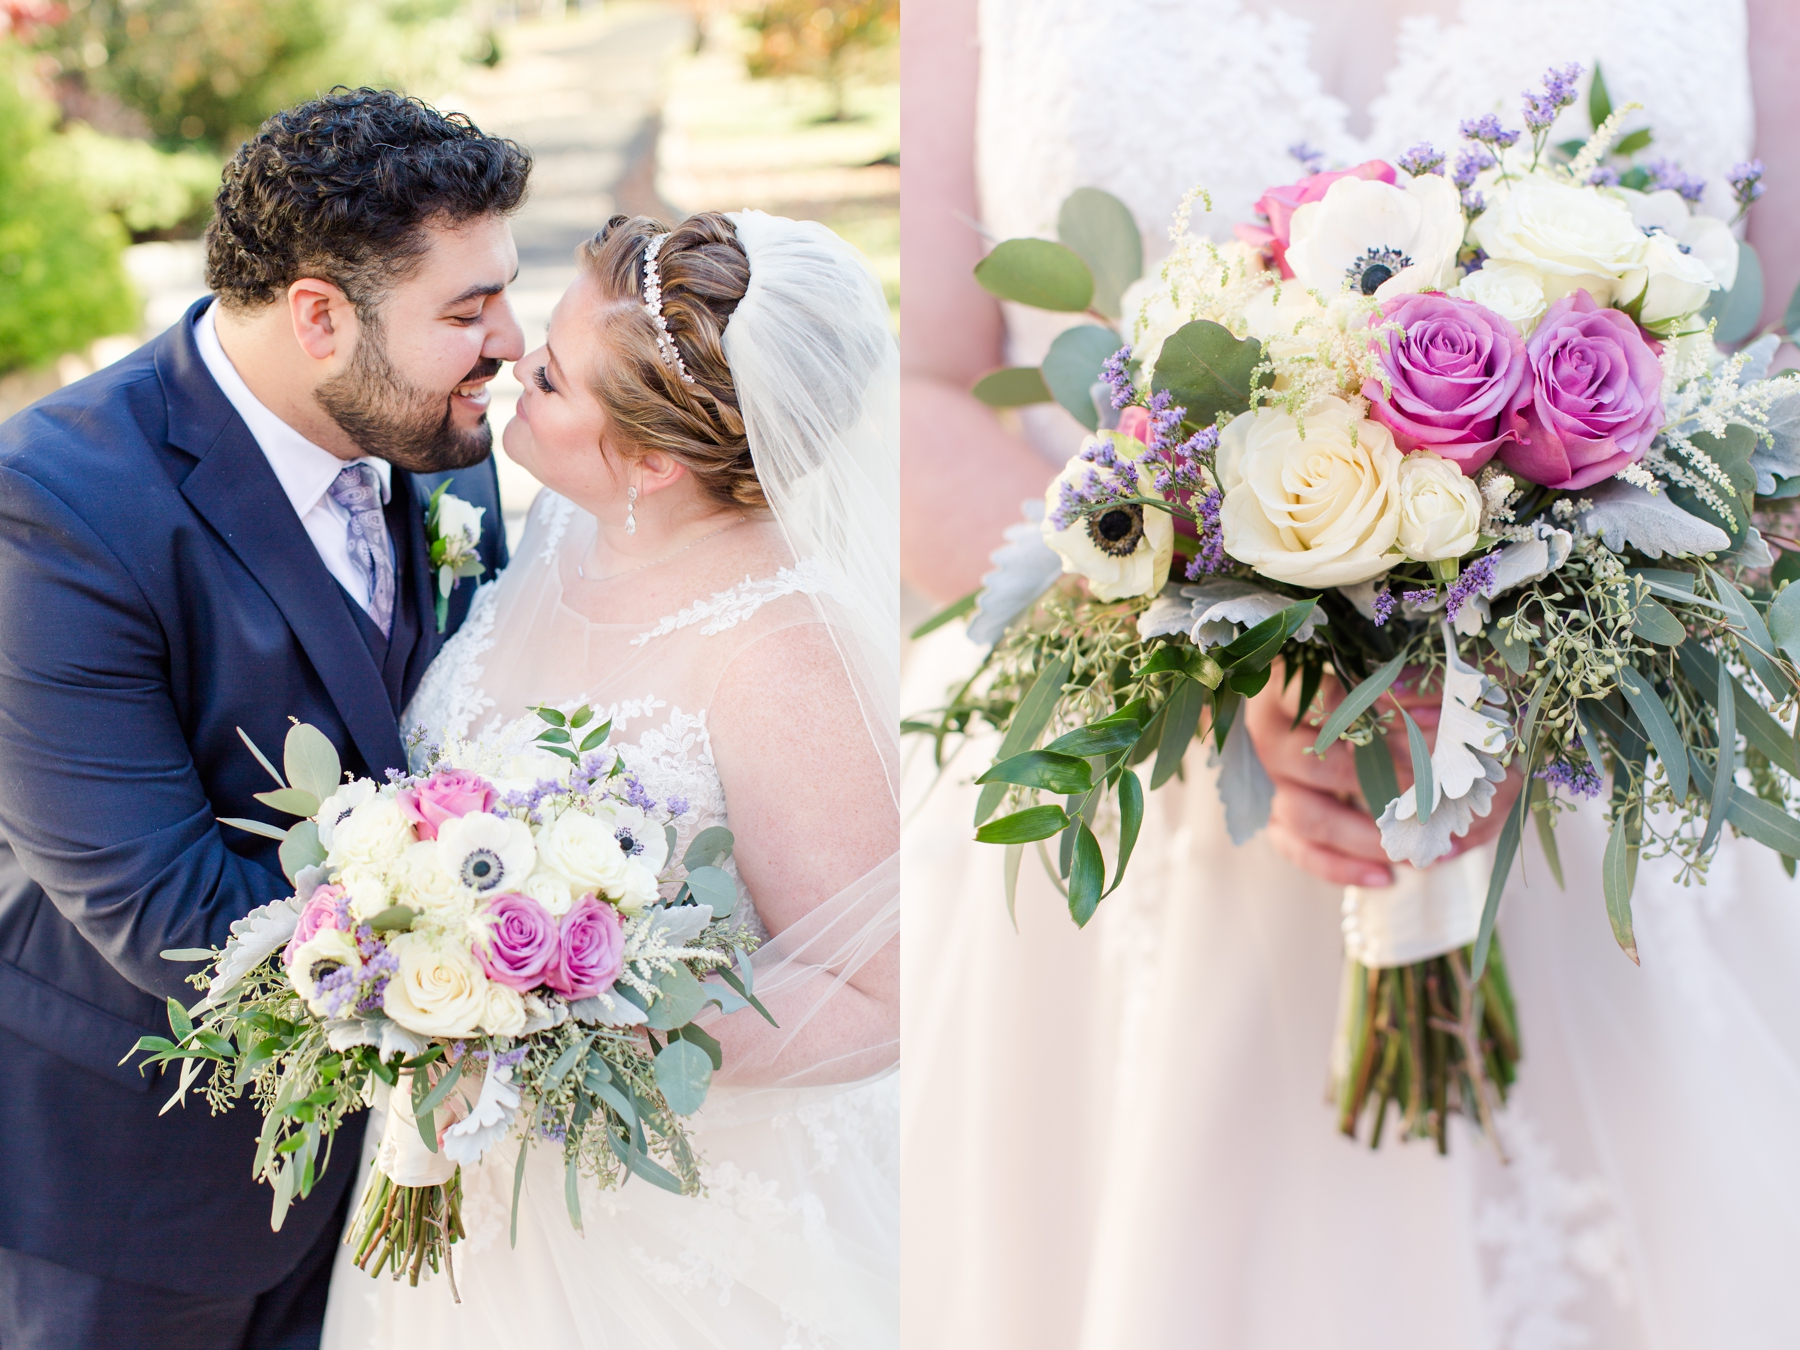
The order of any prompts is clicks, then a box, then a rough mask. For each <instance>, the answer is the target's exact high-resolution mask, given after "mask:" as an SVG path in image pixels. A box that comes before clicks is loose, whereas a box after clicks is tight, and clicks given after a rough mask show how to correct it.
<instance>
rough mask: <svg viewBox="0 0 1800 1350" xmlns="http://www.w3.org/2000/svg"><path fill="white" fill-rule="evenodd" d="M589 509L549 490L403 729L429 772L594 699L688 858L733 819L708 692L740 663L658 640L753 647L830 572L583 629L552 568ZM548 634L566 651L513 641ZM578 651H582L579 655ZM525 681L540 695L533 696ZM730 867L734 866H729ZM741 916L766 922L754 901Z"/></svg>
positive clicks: (742, 587)
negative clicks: (429, 763) (791, 600)
mask: <svg viewBox="0 0 1800 1350" xmlns="http://www.w3.org/2000/svg"><path fill="white" fill-rule="evenodd" d="M579 515H580V513H579V512H578V511H577V509H576V508H575V507H574V506H573V505H572V504H571V503H570V502H568V501H566V500H564V499H563V498H561V497H558V496H556V495H555V494H553V493H549V492H546V493H544V494H543V496H541V497H540V498H539V500H538V501H537V503H536V504H535V505H534V506H533V508H532V511H531V516H530V520H529V522H528V526H527V531H528V533H527V540H526V542H527V544H528V545H529V547H528V548H522V549H521V550H520V552H519V555H518V557H517V558H516V559H515V560H514V562H513V563H512V564H511V565H510V566H509V568H508V569H507V573H506V574H505V575H504V576H502V577H501V578H499V579H497V580H495V581H492V582H489V583H488V584H486V585H484V586H482V587H481V589H480V590H479V591H477V592H476V594H475V598H474V600H473V602H472V603H471V604H470V606H469V614H468V617H467V619H465V620H464V622H463V625H462V627H461V628H460V629H458V630H457V632H456V633H455V635H454V636H452V637H451V638H450V640H449V641H448V642H446V643H445V644H444V648H443V650H442V651H441V652H440V653H439V654H438V656H437V659H436V660H434V661H433V662H432V664H431V667H430V668H429V669H428V670H427V671H426V673H425V677H424V679H423V680H422V681H421V682H420V685H419V689H418V692H417V693H416V694H414V696H413V699H412V702H411V703H409V704H408V705H407V708H406V712H405V714H404V715H403V717H402V719H401V732H402V736H403V738H404V741H405V744H406V746H407V748H408V753H409V755H410V756H411V757H412V758H413V760H414V768H415V769H418V768H420V767H422V764H423V762H424V760H425V759H426V758H428V757H429V754H430V752H431V749H432V747H433V746H434V745H437V744H441V743H442V742H443V741H444V740H446V739H448V738H451V737H455V738H458V739H468V740H474V739H478V738H479V739H484V740H491V741H492V742H494V743H496V744H498V745H502V746H510V747H511V748H512V749H513V750H517V749H521V748H523V746H524V745H525V744H526V743H528V742H529V741H530V740H532V739H533V738H534V737H535V736H536V734H537V732H538V731H539V730H541V728H542V724H541V723H540V722H539V721H538V719H537V718H536V717H535V715H531V714H528V713H526V707H527V706H528V705H529V704H536V703H540V702H541V703H548V704H551V705H552V706H556V707H559V708H562V709H563V710H564V711H570V710H572V709H574V708H575V707H577V706H579V705H581V704H583V703H586V704H588V705H589V706H591V707H593V709H594V711H595V713H596V715H597V717H599V718H600V719H609V720H610V721H611V722H612V735H611V737H610V743H611V744H613V745H615V746H617V747H618V748H619V753H620V757H621V758H622V759H623V760H624V762H625V766H626V769H627V771H628V772H629V773H630V775H631V776H632V778H634V779H635V780H636V781H637V783H638V784H639V785H640V787H641V791H642V794H643V795H644V797H646V798H648V799H649V800H650V801H651V802H653V803H654V807H655V809H659V810H666V811H667V812H668V813H669V815H670V816H671V817H672V821H673V824H674V825H675V829H676V851H675V856H676V857H679V856H680V855H681V852H682V850H684V849H685V848H686V847H687V844H688V842H689V841H690V840H691V839H692V838H693V837H694V836H695V835H697V834H698V833H699V832H700V831H701V830H703V829H706V828H707V827H708V826H711V825H728V824H729V812H728V809H727V804H726V801H725V791H724V788H723V786H722V784H721V783H720V780H719V773H718V769H717V767H716V765H715V764H714V760H713V747H712V740H711V736H710V733H709V730H708V726H707V702H708V700H707V698H706V694H707V693H708V692H709V691H710V689H711V688H712V687H714V686H715V685H716V679H717V674H718V672H719V671H720V670H721V669H722V668H723V665H724V664H726V663H728V660H729V657H728V655H727V656H725V657H724V658H723V659H721V658H720V656H719V655H717V654H714V653H710V652H709V653H708V654H707V655H708V658H709V659H706V660H695V659H693V653H692V651H691V650H686V651H667V650H659V648H663V649H666V648H668V647H669V646H670V644H671V643H672V642H674V641H677V640H679V641H682V642H683V643H684V644H688V645H689V646H690V647H691V644H692V643H694V642H697V641H706V640H709V639H710V640H712V643H711V645H713V646H720V645H724V644H725V639H726V637H727V636H728V635H729V637H731V638H732V639H735V642H733V643H732V644H730V645H731V646H733V647H737V646H741V645H742V644H743V643H744V641H745V640H746V639H749V640H754V637H755V636H761V635H763V633H762V632H758V631H756V630H757V628H758V625H756V624H755V623H754V621H755V620H756V619H757V617H758V616H759V615H761V616H762V617H763V623H762V624H761V626H760V627H761V629H763V630H767V629H768V628H769V627H771V626H772V624H771V620H773V622H774V623H775V624H779V623H782V622H793V621H804V620H803V619H802V618H801V616H799V615H796V614H793V613H789V614H786V615H784V616H780V617H776V616H774V615H772V614H771V613H770V612H769V607H770V606H771V604H773V603H775V602H778V601H780V600H782V599H784V598H786V597H792V596H808V595H811V594H814V593H816V592H817V591H819V590H820V589H821V587H822V586H823V584H824V579H823V576H822V573H821V572H820V569H819V568H818V567H817V566H815V565H813V564H811V563H810V562H809V561H807V560H804V559H802V560H800V561H798V562H796V563H795V564H794V565H792V566H787V567H779V568H777V569H776V570H775V571H774V572H773V573H772V574H771V575H768V576H763V577H748V576H747V577H745V578H744V579H743V580H742V581H739V582H737V583H735V584H733V585H731V586H728V587H726V588H725V589H723V590H719V591H715V592H713V593H711V594H709V595H706V596H704V597H702V598H699V599H696V600H694V601H693V602H692V603H690V604H688V605H685V606H683V607H682V608H681V609H680V610H679V611H677V612H676V613H673V614H669V615H665V616H663V617H661V618H660V619H658V620H657V621H655V622H640V623H618V624H586V623H582V622H581V621H580V619H579V617H578V616H575V615H573V614H570V613H567V612H566V607H564V606H562V605H561V604H560V601H559V600H556V599H555V598H554V597H550V599H551V603H548V604H546V603H545V600H546V596H545V595H544V594H543V592H544V590H545V589H546V588H548V589H549V590H550V591H552V592H559V591H560V585H559V583H558V579H557V578H556V576H555V572H554V569H555V568H556V567H557V565H558V563H559V560H560V559H561V557H562V548H563V544H564V542H565V537H566V533H567V531H568V529H569V527H570V524H571V521H572V520H573V519H575V518H576V517H578V516H579ZM521 573H524V574H525V575H521ZM533 583H535V584H533ZM534 609H535V610H536V612H537V613H538V614H540V615H543V616H545V618H546V620H547V623H544V622H540V623H536V624H530V625H526V624H522V623H521V622H520V620H521V619H523V618H525V617H526V616H525V615H524V614H522V613H520V612H519V611H521V610H526V611H530V610H534ZM559 610H564V611H565V612H562V613H558V611H559ZM527 635H530V636H527ZM678 635H679V636H678ZM559 637H561V638H563V639H565V640H564V641H558V638H559ZM575 637H578V638H579V640H580V642H581V644H582V646H583V651H582V652H581V653H579V654H573V653H571V651H570V650H568V648H570V647H572V646H573V645H574V643H573V642H572V641H569V640H568V639H572V638H575ZM539 641H544V642H548V643H550V644H553V645H555V646H556V647H558V648H559V649H560V650H556V651H551V650H544V651H519V650H514V649H513V648H514V646H515V645H516V644H520V643H523V644H524V645H527V646H535V645H536V644H537V643H538V642H539ZM572 654H573V655H575V659H573V660H569V659H568V658H569V657H570V656H571V655H572ZM521 669H525V670H531V671H538V672H543V678H542V679H540V680H538V681H537V682H535V683H533V684H531V685H521V684H520V681H519V672H520V670H521ZM502 670H504V671H505V672H507V673H505V674H501V673H500V672H501V671H502ZM527 688H528V689H529V691H530V692H529V693H528V694H525V695H524V696H523V697H521V691H522V690H525V689H527ZM513 742H517V744H516V745H513ZM726 866H727V869H728V870H732V871H734V872H735V869H734V868H732V866H731V864H730V863H727V864H726ZM741 890H742V887H741V886H740V891H741ZM744 898H745V899H746V900H747V899H748V897H747V896H746V897H744ZM741 912H742V913H744V914H745V915H746V918H747V921H748V922H750V923H751V925H752V927H754V928H758V929H759V930H760V929H761V922H760V919H759V918H757V917H756V915H755V907H754V903H753V902H751V903H749V904H747V905H746V906H744V907H743V909H742V911H741ZM764 935H765V936H766V933H764Z"/></svg>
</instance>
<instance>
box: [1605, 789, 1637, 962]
mask: <svg viewBox="0 0 1800 1350" xmlns="http://www.w3.org/2000/svg"><path fill="white" fill-rule="evenodd" d="M1635 813H1636V808H1633V809H1631V810H1628V811H1622V812H1620V813H1619V816H1618V818H1617V819H1616V820H1614V821H1613V827H1612V833H1611V834H1609V835H1608V836H1607V839H1606V851H1605V852H1604V853H1603V854H1602V855H1601V857H1600V889H1601V892H1602V894H1603V895H1604V896H1605V898H1606V917H1607V918H1608V919H1609V920H1610V921H1611V922H1612V930H1613V938H1614V939H1615V940H1616V941H1617V942H1618V944H1619V948H1620V950H1621V951H1623V952H1624V953H1625V955H1627V956H1629V957H1630V958H1631V962H1632V964H1633V965H1639V964H1641V962H1640V961H1639V960H1638V949H1637V937H1636V935H1635V934H1634V933H1633V932H1632V928H1631V890H1632V886H1631V873H1632V866H1631V862H1632V858H1631V855H1632V854H1634V853H1636V852H1637V846H1636V845H1635V844H1633V843H1632V842H1630V840H1629V838H1628V834H1629V828H1628V826H1629V821H1630V818H1631V817H1632V816H1633V815H1634V814H1635Z"/></svg>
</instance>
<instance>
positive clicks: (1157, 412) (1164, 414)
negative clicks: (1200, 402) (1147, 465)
mask: <svg viewBox="0 0 1800 1350" xmlns="http://www.w3.org/2000/svg"><path fill="white" fill-rule="evenodd" d="M1174 404H1175V399H1174V396H1173V395H1171V394H1170V393H1169V391H1168V390H1167V389H1158V390H1157V391H1156V392H1155V393H1154V394H1152V395H1151V396H1150V401H1149V402H1148V403H1146V404H1145V405H1144V408H1145V411H1147V412H1148V413H1149V414H1150V449H1151V450H1152V451H1153V452H1154V453H1155V454H1156V455H1157V456H1158V457H1160V458H1164V459H1166V458H1167V457H1168V454H1169V452H1170V451H1171V450H1173V449H1174V447H1175V433H1176V432H1177V431H1179V430H1181V419H1182V418H1184V417H1186V416H1187V409H1186V408H1177V407H1175V406H1174Z"/></svg>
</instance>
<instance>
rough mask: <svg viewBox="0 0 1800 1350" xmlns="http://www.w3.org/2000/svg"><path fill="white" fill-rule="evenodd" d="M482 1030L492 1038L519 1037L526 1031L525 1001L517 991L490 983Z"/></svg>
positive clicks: (484, 1007)
mask: <svg viewBox="0 0 1800 1350" xmlns="http://www.w3.org/2000/svg"><path fill="white" fill-rule="evenodd" d="M481 1029H482V1030H483V1031H485V1032H486V1033H487V1034H488V1035H490V1036H517V1035H518V1034H519V1033H521V1032H522V1031H524V1030H525V1000H524V999H523V998H521V997H520V996H519V993H518V991H517V990H514V989H508V988H507V987H506V986H505V985H503V984H497V983H495V982H494V981H493V980H489V981H488V986H487V1000H486V1003H485V1005H484V1006H483V1007H482V1010H481Z"/></svg>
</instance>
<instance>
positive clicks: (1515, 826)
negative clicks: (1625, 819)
mask: <svg viewBox="0 0 1800 1350" xmlns="http://www.w3.org/2000/svg"><path fill="white" fill-rule="evenodd" d="M1536 767H1537V766H1536V765H1535V764H1532V763H1527V764H1526V765H1525V774H1524V776H1525V781H1526V782H1530V781H1531V774H1532V770H1533V769H1535V768H1536ZM1530 802H1531V794H1530V793H1528V792H1521V793H1520V794H1519V795H1518V798H1517V799H1516V800H1515V801H1514V802H1513V804H1512V809H1511V810H1510V811H1508V812H1507V813H1506V823H1505V824H1504V825H1502V826H1501V827H1500V838H1499V840H1498V841H1497V842H1496V843H1495V845H1494V870H1493V871H1491V872H1490V873H1488V892H1487V900H1486V902H1485V903H1483V905H1482V907H1481V927H1480V928H1479V929H1477V930H1476V934H1475V955H1474V958H1473V959H1472V960H1471V961H1470V962H1469V978H1470V979H1471V980H1479V979H1480V978H1481V976H1482V972H1484V971H1485V970H1486V969H1487V959H1488V952H1489V951H1490V950H1492V948H1493V943H1494V923H1495V921H1496V920H1497V919H1498V918H1499V917H1500V896H1501V895H1502V893H1504V892H1505V890H1506V879H1507V877H1509V876H1511V875H1512V865H1513V859H1514V858H1516V857H1518V855H1519V836H1520V835H1521V834H1522V833H1523V832H1524V829H1525V812H1526V811H1527V810H1529V809H1530Z"/></svg>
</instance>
